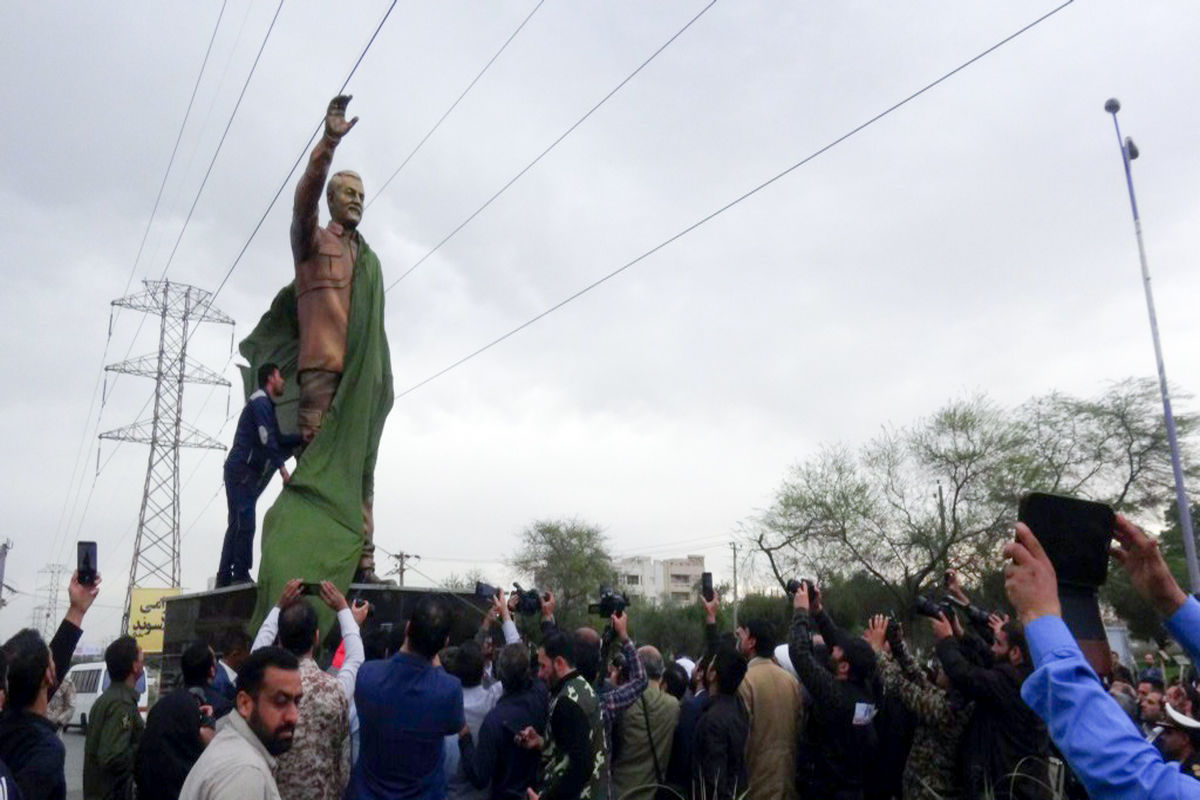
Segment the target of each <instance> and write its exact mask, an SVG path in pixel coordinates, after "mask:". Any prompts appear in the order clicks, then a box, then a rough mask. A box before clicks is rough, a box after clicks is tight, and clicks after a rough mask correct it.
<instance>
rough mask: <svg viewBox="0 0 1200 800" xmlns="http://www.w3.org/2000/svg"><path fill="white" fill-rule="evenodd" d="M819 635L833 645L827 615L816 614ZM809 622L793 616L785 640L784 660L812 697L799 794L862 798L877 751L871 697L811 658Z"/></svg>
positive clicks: (802, 614) (835, 634) (798, 614)
mask: <svg viewBox="0 0 1200 800" xmlns="http://www.w3.org/2000/svg"><path fill="white" fill-rule="evenodd" d="M817 623H818V624H819V625H820V626H821V634H822V635H823V636H824V637H825V641H826V643H827V644H830V645H831V646H832V645H833V644H834V643H835V642H837V641H838V639H839V638H840V632H839V631H838V630H837V628H836V627H835V626H834V625H833V621H832V620H831V619H829V615H828V614H826V613H825V612H823V611H822V612H820V613H818V614H817ZM810 625H811V619H810V617H809V614H808V612H807V611H802V610H797V611H796V612H795V613H794V614H793V615H792V628H791V632H790V634H789V636H788V656H789V657H790V658H791V659H792V666H793V667H795V669H796V674H797V675H799V676H800V683H802V684H803V685H804V688H805V689H807V690H808V692H809V694H811V695H812V699H813V704H812V715H811V717H810V718H809V723H808V734H807V737H806V739H807V742H808V743H809V745H810V747H811V749H812V753H811V755H812V762H811V772H810V773H809V774H808V775H807V776H806V777H807V781H806V782H807V783H808V784H809V785H808V786H805V787H802V789H804V790H806V791H802V792H801V794H803V795H805V796H808V797H825V798H832V797H840V796H846V797H858V796H861V795H862V791H863V784H864V775H865V773H866V771H867V770H868V769H872V768H873V767H874V759H875V754H876V750H877V748H878V738H877V737H876V734H875V726H874V721H873V720H874V716H875V696H874V693H873V692H872V691H871V689H870V687H868V686H863V685H861V684H859V683H856V682H854V681H840V680H838V679H837V678H835V677H834V676H833V673H831V672H830V671H829V670H828V669H826V668H825V667H824V666H822V665H821V664H818V663H817V660H816V658H815V657H814V656H813V646H812V632H811V630H810Z"/></svg>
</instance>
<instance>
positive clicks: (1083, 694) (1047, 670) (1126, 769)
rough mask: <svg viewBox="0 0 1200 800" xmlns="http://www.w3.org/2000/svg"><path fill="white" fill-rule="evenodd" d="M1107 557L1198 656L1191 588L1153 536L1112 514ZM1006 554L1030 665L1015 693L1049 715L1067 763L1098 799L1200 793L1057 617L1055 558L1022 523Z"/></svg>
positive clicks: (1198, 615) (1198, 627)
mask: <svg viewBox="0 0 1200 800" xmlns="http://www.w3.org/2000/svg"><path fill="white" fill-rule="evenodd" d="M1113 536H1114V537H1115V538H1116V539H1117V543H1118V544H1117V546H1115V547H1114V548H1113V550H1112V556H1113V558H1114V559H1116V561H1117V562H1118V563H1119V564H1120V565H1121V566H1122V567H1123V568H1124V569H1125V571H1126V572H1127V573H1128V574H1129V579H1130V583H1132V584H1133V587H1134V589H1135V590H1136V591H1137V593H1138V594H1139V595H1141V596H1142V597H1143V598H1144V599H1146V600H1147V601H1149V602H1150V604H1151V605H1153V606H1154V608H1155V610H1156V611H1158V613H1159V615H1161V616H1162V617H1163V618H1164V619H1165V620H1166V626H1167V630H1168V631H1170V633H1171V635H1172V636H1174V637H1175V639H1176V640H1177V641H1178V642H1179V643H1180V644H1181V645H1182V646H1183V648H1184V650H1185V651H1186V652H1187V653H1188V655H1189V656H1190V657H1191V658H1192V659H1193V660H1196V659H1197V658H1200V603H1198V602H1197V601H1196V599H1195V598H1192V597H1188V596H1187V595H1186V594H1184V592H1183V590H1182V589H1180V588H1179V584H1178V583H1176V582H1175V578H1174V577H1173V576H1172V575H1171V571H1170V569H1169V568H1168V567H1167V564H1166V562H1165V561H1164V560H1163V557H1162V553H1160V552H1159V550H1158V543H1157V542H1155V541H1154V540H1152V539H1151V538H1150V537H1148V536H1147V535H1146V534H1145V533H1143V532H1142V531H1141V530H1139V529H1138V528H1137V526H1135V525H1133V524H1132V523H1131V522H1129V520H1127V519H1125V518H1124V517H1123V516H1120V515H1117V518H1116V527H1115V529H1114V531H1113ZM1004 554H1005V555H1006V556H1007V557H1008V558H1009V559H1011V563H1010V564H1009V565H1008V566H1007V567H1006V568H1005V570H1004V573H1005V581H1004V588H1005V590H1006V591H1007V592H1008V597H1009V600H1010V601H1012V604H1013V607H1014V608H1016V610H1017V614H1018V615H1019V616H1020V619H1021V621H1022V622H1023V623H1024V624H1025V625H1026V626H1027V631H1028V636H1029V645H1030V651H1031V653H1032V655H1033V661H1034V664H1035V666H1036V669H1034V671H1033V673H1032V674H1031V675H1030V676H1029V678H1028V680H1026V681H1025V684H1024V686H1022V687H1021V697H1022V698H1023V699H1024V700H1025V702H1027V703H1028V704H1029V705H1030V707H1031V708H1033V710H1034V711H1035V712H1036V713H1037V714H1038V716H1039V717H1041V718H1042V719H1043V720H1045V721H1046V725H1047V726H1048V728H1049V730H1050V736H1051V738H1053V740H1054V743H1055V745H1057V746H1058V749H1059V750H1060V751H1061V752H1062V754H1063V756H1064V757H1065V758H1066V760H1067V764H1068V765H1069V766H1070V767H1071V770H1072V771H1073V772H1074V773H1075V775H1076V776H1077V777H1078V778H1079V780H1080V782H1082V783H1083V785H1084V786H1085V787H1086V789H1087V791H1088V794H1089V795H1090V796H1091V797H1094V798H1114V799H1119V800H1149V798H1192V799H1196V798H1200V782H1197V781H1195V780H1193V779H1192V778H1191V777H1190V776H1188V775H1184V774H1183V773H1182V772H1181V771H1180V768H1179V765H1178V764H1173V763H1167V762H1165V761H1163V758H1162V755H1161V754H1160V753H1159V752H1158V751H1157V750H1156V749H1155V748H1154V747H1153V746H1152V745H1150V744H1149V743H1147V742H1146V741H1145V739H1144V738H1143V737H1142V735H1141V732H1140V731H1139V730H1138V729H1137V726H1136V725H1134V723H1133V722H1132V721H1131V720H1130V719H1129V717H1128V716H1127V715H1126V714H1125V712H1123V711H1122V710H1121V707H1120V706H1119V705H1117V703H1116V701H1115V700H1113V699H1112V697H1110V696H1109V695H1108V694H1107V693H1106V692H1105V691H1104V687H1103V685H1102V684H1101V683H1100V680H1099V678H1098V677H1097V676H1096V673H1095V672H1094V671H1093V670H1092V668H1091V666H1089V665H1088V662H1087V660H1086V659H1085V658H1084V656H1083V652H1082V651H1081V650H1080V649H1079V645H1078V644H1077V643H1076V641H1075V639H1074V637H1073V636H1072V635H1071V632H1070V631H1069V630H1068V629H1067V626H1066V624H1065V623H1064V622H1063V620H1062V607H1061V605H1060V603H1059V598H1058V583H1057V578H1056V575H1055V571H1054V566H1053V565H1052V564H1051V563H1050V559H1049V558H1048V557H1047V556H1046V552H1045V551H1044V550H1043V549H1042V546H1041V544H1040V543H1039V542H1038V540H1037V538H1036V537H1035V536H1034V535H1033V533H1032V532H1031V531H1030V530H1029V528H1028V527H1026V526H1025V525H1023V524H1020V523H1018V525H1017V541H1015V542H1010V543H1009V544H1007V545H1005V548H1004Z"/></svg>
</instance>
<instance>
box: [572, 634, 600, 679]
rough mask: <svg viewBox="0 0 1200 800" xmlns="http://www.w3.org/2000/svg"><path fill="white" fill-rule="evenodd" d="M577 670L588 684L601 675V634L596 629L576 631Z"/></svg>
mask: <svg viewBox="0 0 1200 800" xmlns="http://www.w3.org/2000/svg"><path fill="white" fill-rule="evenodd" d="M575 669H577V670H579V674H580V675H582V676H583V679H584V680H585V681H587V682H588V683H591V684H595V683H596V678H597V677H599V675H600V634H598V633H596V629H595V628H576V629H575Z"/></svg>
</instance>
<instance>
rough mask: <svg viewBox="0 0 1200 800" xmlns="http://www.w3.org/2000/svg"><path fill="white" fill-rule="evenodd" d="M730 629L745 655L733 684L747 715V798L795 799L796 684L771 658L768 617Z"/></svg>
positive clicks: (773, 634)
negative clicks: (743, 668) (739, 680)
mask: <svg viewBox="0 0 1200 800" xmlns="http://www.w3.org/2000/svg"><path fill="white" fill-rule="evenodd" d="M735 633H736V634H737V641H738V650H739V651H740V652H741V654H742V655H743V656H745V657H746V658H747V659H749V664H748V665H747V668H746V677H745V679H743V680H742V683H741V685H740V686H739V687H738V696H739V697H740V698H741V699H742V704H743V705H744V706H745V708H746V713H747V714H748V715H749V717H750V737H749V741H748V744H747V746H746V771H747V773H748V775H749V779H750V780H749V783H748V784H747V787H746V788H747V789H748V790H749V791H748V794H747V797H748V800H781V798H782V800H796V745H797V739H798V736H799V733H800V722H801V714H802V713H803V710H804V709H803V706H802V705H801V702H800V684H799V682H797V680H796V679H795V678H793V677H792V676H791V675H790V674H789V673H788V672H787V671H786V670H784V668H783V667H781V666H779V665H778V664H776V663H775V661H774V660H773V657H774V654H775V643H776V640H777V638H778V637H777V635H776V632H775V626H774V625H773V624H772V623H771V622H770V621H769V620H766V619H763V618H758V619H754V618H752V619H748V620H746V621H745V622H744V623H742V624H741V625H739V626H738V627H737V630H736V631H735Z"/></svg>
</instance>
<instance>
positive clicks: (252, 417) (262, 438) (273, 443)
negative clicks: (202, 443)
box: [217, 364, 303, 587]
mask: <svg viewBox="0 0 1200 800" xmlns="http://www.w3.org/2000/svg"><path fill="white" fill-rule="evenodd" d="M283 387H284V380H283V375H282V374H280V372H279V367H277V366H276V365H275V364H263V365H262V366H261V367H260V368H259V370H258V390H257V391H256V392H254V394H252V395H250V400H249V401H248V402H247V403H246V407H245V408H243V409H242V415H241V416H240V417H239V418H238V424H237V432H236V433H234V435H233V447H231V448H230V449H229V455H228V456H227V457H226V458H225V497H226V499H227V500H228V501H229V527H228V528H226V529H225V543H224V544H223V545H222V546H221V563H220V565H219V566H218V567H217V586H218V587H222V586H230V585H232V584H236V583H250V565H251V563H252V562H253V559H254V506H255V504H256V503H257V502H258V496H259V495H260V494H262V490H263V489H265V488H266V487H267V483H268V482H269V481H270V476H271V473H270V472H268V471H267V466H268V465H270V467H271V468H272V470H278V471H279V475H280V477H281V478H283V482H284V483H285V484H286V483H287V482H288V480H289V478H290V477H291V476H290V475H289V474H288V471H287V467H286V466H284V462H285V461H286V460H287V457H288V453H289V452H290V451H291V450H293V449H295V448H296V447H299V446H300V445H301V444H302V443H303V441H302V440H301V438H300V436H299V434H295V435H290V436H284V435H283V434H282V433H280V432H279V421H278V420H276V418H275V401H276V400H278V399H279V398H280V397H282V396H283Z"/></svg>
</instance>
